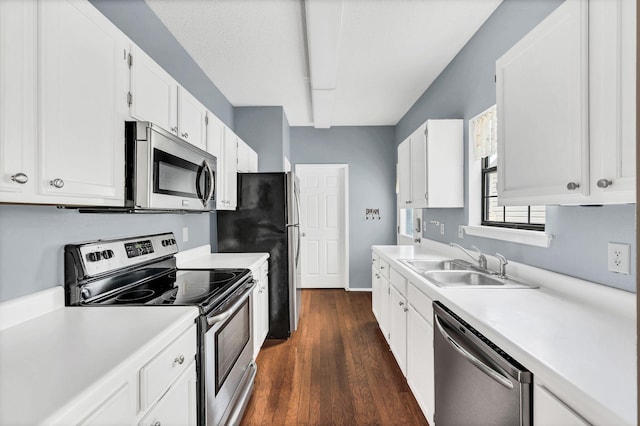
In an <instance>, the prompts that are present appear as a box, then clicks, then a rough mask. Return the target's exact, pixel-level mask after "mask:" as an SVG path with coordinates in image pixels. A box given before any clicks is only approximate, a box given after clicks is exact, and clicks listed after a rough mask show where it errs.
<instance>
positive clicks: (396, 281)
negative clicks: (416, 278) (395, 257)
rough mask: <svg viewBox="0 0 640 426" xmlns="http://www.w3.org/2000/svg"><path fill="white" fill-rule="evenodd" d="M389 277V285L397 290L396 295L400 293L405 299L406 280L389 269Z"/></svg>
mask: <svg viewBox="0 0 640 426" xmlns="http://www.w3.org/2000/svg"><path fill="white" fill-rule="evenodd" d="M389 275H390V279H389V281H390V282H391V285H392V286H394V287H395V288H396V290H398V293H400V294H401V295H403V296H404V297H407V279H406V278H405V277H403V276H402V275H400V274H399V273H398V272H396V270H395V269H391V272H390V274H389Z"/></svg>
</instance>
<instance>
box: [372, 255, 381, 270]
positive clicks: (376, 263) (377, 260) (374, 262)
mask: <svg viewBox="0 0 640 426" xmlns="http://www.w3.org/2000/svg"><path fill="white" fill-rule="evenodd" d="M371 264H372V265H373V266H374V267H375V268H376V269H380V257H378V255H377V254H375V253H373V252H372V253H371Z"/></svg>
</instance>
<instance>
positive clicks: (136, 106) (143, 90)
mask: <svg viewBox="0 0 640 426" xmlns="http://www.w3.org/2000/svg"><path fill="white" fill-rule="evenodd" d="M130 49H131V51H130V53H129V54H130V55H131V56H130V57H129V66H130V68H131V74H130V87H131V88H130V94H129V104H130V115H131V117H133V118H135V119H136V120H141V121H150V122H152V123H154V124H156V125H158V126H160V127H162V128H163V129H165V130H167V131H169V132H172V133H174V134H175V135H178V100H177V96H178V82H176V80H174V78H173V77H171V76H170V75H169V73H167V72H166V71H165V70H164V69H163V68H162V67H161V66H160V65H158V64H157V63H156V62H155V61H154V60H153V59H151V57H149V55H147V54H146V53H144V51H142V50H141V49H140V48H139V47H138V46H136V45H135V44H132V45H131V48H130Z"/></svg>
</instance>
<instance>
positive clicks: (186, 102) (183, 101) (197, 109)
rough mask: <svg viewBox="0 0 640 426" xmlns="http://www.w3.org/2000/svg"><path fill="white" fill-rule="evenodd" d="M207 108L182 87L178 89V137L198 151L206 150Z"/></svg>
mask: <svg viewBox="0 0 640 426" xmlns="http://www.w3.org/2000/svg"><path fill="white" fill-rule="evenodd" d="M207 121H208V118H207V108H205V106H204V105H202V104H201V103H200V102H199V101H198V100H197V99H196V98H195V97H194V96H193V95H192V94H191V93H189V92H187V91H186V90H185V89H184V88H183V87H178V132H179V136H180V137H181V138H182V139H184V140H186V141H187V142H191V143H192V144H193V145H195V146H197V147H198V148H200V149H203V150H206V149H207V132H206V126H207Z"/></svg>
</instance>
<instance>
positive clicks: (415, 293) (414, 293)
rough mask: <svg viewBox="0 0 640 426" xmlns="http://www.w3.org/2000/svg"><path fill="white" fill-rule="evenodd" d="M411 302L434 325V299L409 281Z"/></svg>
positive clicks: (409, 299)
mask: <svg viewBox="0 0 640 426" xmlns="http://www.w3.org/2000/svg"><path fill="white" fill-rule="evenodd" d="M407 300H408V301H409V304H410V305H411V306H413V307H414V308H415V309H416V312H418V313H419V314H420V315H421V316H422V317H424V319H425V320H426V321H427V322H428V323H429V324H431V326H432V327H433V305H432V303H433V301H432V300H431V299H430V298H429V296H427V295H426V294H424V293H423V292H421V291H420V290H418V289H417V288H416V287H415V286H414V285H413V284H412V283H411V282H410V283H409V296H407Z"/></svg>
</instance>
